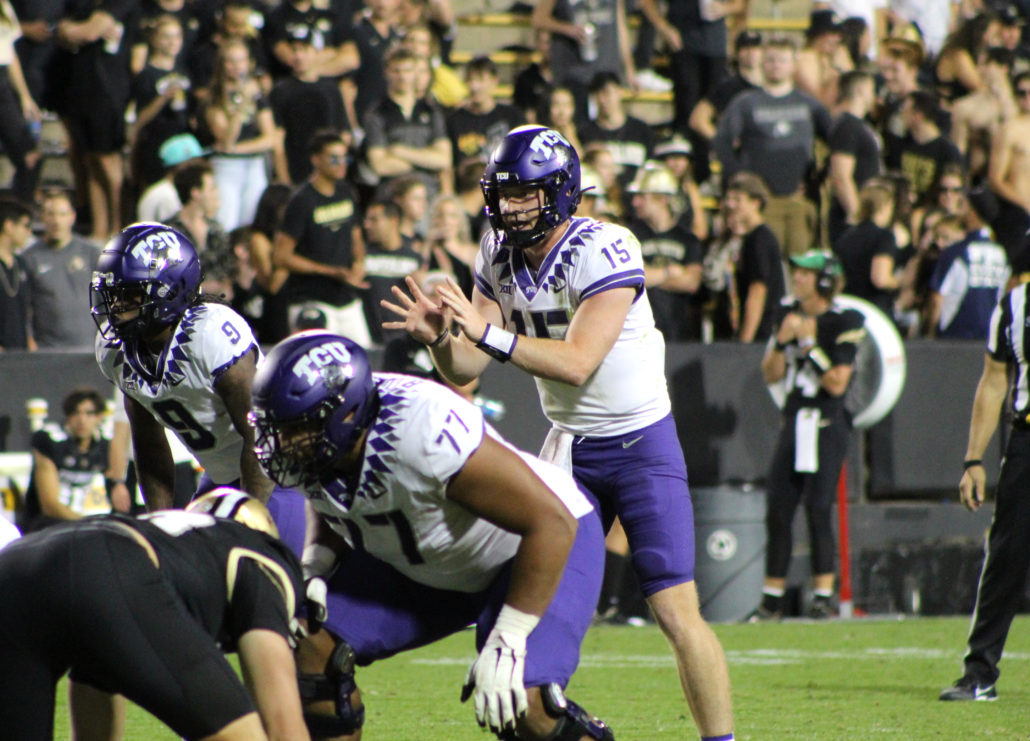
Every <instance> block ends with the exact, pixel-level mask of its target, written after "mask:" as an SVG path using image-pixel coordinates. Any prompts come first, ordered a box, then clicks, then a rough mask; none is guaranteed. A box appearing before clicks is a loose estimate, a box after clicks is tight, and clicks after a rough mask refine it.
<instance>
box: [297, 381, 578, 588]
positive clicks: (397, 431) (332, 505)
mask: <svg viewBox="0 0 1030 741" xmlns="http://www.w3.org/2000/svg"><path fill="white" fill-rule="evenodd" d="M375 379H376V383H377V387H378V389H379V394H380V398H381V400H382V405H381V407H380V411H379V415H378V417H377V419H376V421H375V423H374V424H373V425H372V428H371V430H370V431H369V435H368V439H367V441H366V442H365V459H364V462H363V463H362V467H361V471H360V473H359V474H358V475H357V476H356V477H353V478H348V479H338V480H336V481H333V482H331V483H329V484H328V485H326V486H325V487H324V488H322V489H319V490H318V491H313V492H310V494H309V495H310V496H311V504H312V506H313V507H314V509H315V511H317V512H318V513H319V515H321V516H322V518H323V519H324V520H325V522H326V523H327V524H328V525H329V526H330V527H332V529H333V530H334V531H336V532H337V533H339V534H340V535H341V536H342V537H343V538H344V540H346V541H347V543H348V544H349V545H350V546H351V547H354V548H359V549H362V550H365V551H367V552H368V553H370V554H371V555H373V556H375V557H376V558H378V559H379V560H381V561H385V562H386V563H388V564H390V565H391V566H393V567H394V568H395V569H397V570H398V571H400V572H401V573H403V574H405V575H406V576H408V577H410V578H411V579H413V580H415V581H417V582H419V583H421V584H426V585H428V586H431V587H436V588H439V589H450V590H456V591H460V592H477V591H480V590H482V589H485V588H486V587H487V586H488V585H489V584H490V582H491V581H492V580H493V579H494V577H495V576H496V575H497V572H498V570H499V569H500V568H501V567H502V566H503V565H504V564H505V563H506V562H507V561H508V560H509V559H510V558H512V556H514V555H515V551H516V550H517V549H518V545H519V536H517V535H514V534H513V533H510V532H508V531H506V530H502V529H501V528H499V527H497V526H495V525H492V524H491V523H489V522H487V521H486V520H483V519H481V518H479V517H477V516H476V515H474V514H472V513H471V512H469V510H467V509H465V507H463V506H461V505H460V504H457V503H455V502H452V501H451V500H449V499H448V498H447V484H448V483H449V482H450V480H451V479H452V478H453V477H454V476H455V474H457V473H458V472H459V471H460V470H461V468H462V466H464V465H465V461H467V460H468V458H469V456H470V455H472V453H474V452H475V451H476V449H477V448H478V447H479V446H480V444H481V443H482V440H483V435H484V434H488V435H490V436H491V437H493V438H494V439H496V440H498V441H500V442H502V443H504V444H505V445H507V443H505V442H504V440H502V439H501V437H500V436H499V435H498V434H497V432H495V431H494V430H493V429H491V428H490V427H489V426H488V425H487V424H486V423H485V421H484V420H483V414H482V412H481V411H480V410H479V409H478V408H477V407H476V406H475V405H474V404H470V403H469V402H467V401H465V400H464V399H462V398H461V397H460V396H458V395H457V394H455V393H454V392H453V391H451V390H450V389H448V388H447V387H445V386H442V385H440V384H438V383H435V382H433V381H428V380H424V379H421V378H415V377H413V376H404V375H399V374H392V373H376V374H375ZM508 447H509V448H511V449H512V450H514V451H515V452H516V453H518V454H519V455H520V456H521V457H522V459H523V460H524V461H526V463H527V464H528V465H529V466H530V467H531V468H532V469H533V470H534V472H535V473H536V474H537V476H539V477H540V478H541V479H542V480H543V481H544V483H545V484H547V485H548V486H549V487H550V489H551V491H553V492H554V494H555V496H557V497H558V498H559V499H561V501H562V502H563V503H564V504H565V506H566V508H568V510H569V512H571V513H572V515H573V516H574V517H577V518H579V517H582V516H583V515H585V514H587V513H589V512H590V511H591V510H592V507H591V505H590V503H589V501H587V499H586V497H585V496H583V493H582V492H581V491H580V490H579V488H578V487H577V486H576V483H575V481H573V480H572V477H571V476H569V475H568V474H567V473H565V472H564V471H562V470H561V469H559V468H558V467H557V466H554V465H551V464H549V463H544V462H543V461H541V460H539V459H538V458H535V457H534V456H531V455H529V454H528V453H525V452H522V451H519V450H516V449H515V448H513V447H512V446H510V445H508Z"/></svg>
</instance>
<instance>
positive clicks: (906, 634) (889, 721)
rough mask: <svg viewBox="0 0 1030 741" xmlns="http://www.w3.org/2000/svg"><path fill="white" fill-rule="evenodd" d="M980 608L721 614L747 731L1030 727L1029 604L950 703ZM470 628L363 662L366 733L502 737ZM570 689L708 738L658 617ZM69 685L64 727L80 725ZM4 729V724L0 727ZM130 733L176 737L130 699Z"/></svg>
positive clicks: (623, 712) (591, 640) (656, 725)
mask: <svg viewBox="0 0 1030 741" xmlns="http://www.w3.org/2000/svg"><path fill="white" fill-rule="evenodd" d="M968 625H969V620H968V618H964V617H962V618H918V619H912V618H909V619H904V620H900V619H864V620H854V621H829V622H821V623H809V622H793V621H788V622H785V623H780V624H760V625H717V626H714V627H715V630H716V633H717V634H718V636H719V638H720V640H721V641H722V644H723V648H724V649H725V650H726V653H727V657H728V659H729V665H730V674H731V679H732V682H733V702H734V714H735V720H736V734H737V738H738V739H762V740H764V739H792V740H793V739H814V740H815V739H817V740H818V741H826V740H831V739H834V740H835V739H847V740H848V741H852V740H860V739H879V738H891V737H893V738H905V739H909V740H912V739H1026V738H1028V735H1030V617H1025V616H1024V617H1019V618H1017V619H1016V621H1015V623H1014V624H1013V627H1012V631H1011V633H1010V635H1009V640H1008V645H1007V646H1006V651H1005V658H1004V659H1003V660H1002V663H1001V669H1002V678H1001V681H1000V682H999V685H998V695H999V699H998V701H997V702H993V703H982V702H981V703H942V702H939V701H938V700H937V694H938V692H939V691H940V690H941V689H942V688H944V687H946V686H948V685H949V684H950V683H951V682H952V681H954V680H955V679H956V678H957V677H958V676H959V674H960V673H961V662H960V659H961V655H962V651H963V647H964V641H965V636H966V631H967V629H968ZM472 643H473V638H472V633H471V632H464V633H461V634H459V635H455V636H452V637H450V638H448V639H447V640H444V641H441V642H439V643H437V644H435V645H432V646H428V647H426V648H423V649H420V650H418V651H413V652H410V653H407V654H402V655H400V656H397V657H394V658H392V659H390V660H388V661H384V662H381V663H379V664H376V665H373V666H371V667H366V668H362V669H359V672H358V683H359V685H360V686H361V688H362V691H363V693H364V697H365V704H366V707H367V714H368V715H367V720H366V732H365V734H364V737H365V739H366V741H462V740H463V739H470V740H471V739H487V738H492V736H490V735H488V734H487V733H486V732H484V731H480V729H479V728H478V727H477V726H476V723H475V719H474V716H473V713H472V708H471V706H470V705H464V706H463V705H461V704H460V703H459V702H458V695H459V692H460V688H461V683H462V680H463V679H464V676H465V670H466V668H467V667H468V664H469V662H470V661H471V660H472V658H473V651H474V649H473V646H472ZM568 694H569V697H570V698H572V699H573V700H575V701H577V702H579V703H580V704H581V705H583V706H584V707H586V708H588V709H589V710H590V711H591V712H594V713H596V714H598V715H599V716H601V717H602V718H604V719H605V720H607V721H608V722H609V723H610V724H611V726H612V727H613V729H614V730H615V733H616V738H618V739H619V741H664V739H691V738H697V734H696V733H695V731H694V728H693V723H692V722H691V719H690V714H689V712H688V711H687V708H686V704H685V703H684V701H683V698H682V696H681V694H680V691H679V685H678V680H677V676H676V668H675V665H674V664H673V660H672V656H671V654H670V653H669V651H668V649H667V648H666V643H665V639H664V638H663V637H662V635H661V634H660V633H659V631H658V630H657V629H656V628H654V627H645V628H630V627H607V626H601V627H596V628H593V629H592V630H591V631H590V633H589V634H588V635H587V638H586V641H585V642H584V646H583V657H582V663H581V666H580V668H579V671H578V672H577V673H576V676H575V677H574V678H573V681H572V684H571V685H570V687H569V691H568ZM67 715H68V713H67V702H66V690H65V687H64V684H63V683H62V686H61V687H60V688H59V690H58V710H57V718H56V724H55V726H56V738H58V739H67V738H68V737H69V735H70V734H69V731H68V720H67ZM0 735H2V734H0ZM125 738H126V739H128V740H129V741H137V740H138V741H164V740H165V739H174V738H176V737H175V736H174V735H173V734H172V733H171V732H169V731H168V730H167V729H166V728H165V727H164V726H162V725H161V724H160V723H159V722H158V721H156V720H154V719H153V718H152V717H151V716H149V715H148V714H146V713H145V712H143V711H142V710H139V709H138V708H135V707H130V712H129V718H128V722H127V731H126V735H125Z"/></svg>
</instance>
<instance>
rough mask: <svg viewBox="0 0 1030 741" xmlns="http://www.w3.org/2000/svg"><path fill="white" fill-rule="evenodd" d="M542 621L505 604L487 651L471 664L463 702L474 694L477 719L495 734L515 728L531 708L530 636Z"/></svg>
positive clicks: (463, 688) (484, 647) (491, 634)
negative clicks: (527, 678)
mask: <svg viewBox="0 0 1030 741" xmlns="http://www.w3.org/2000/svg"><path fill="white" fill-rule="evenodd" d="M539 620H540V618H538V617H537V616H536V615H530V614H528V613H525V612H522V611H521V610H516V609H515V608H514V607H511V606H510V605H505V606H504V607H502V608H501V612H500V614H499V615H498V616H497V622H496V623H495V624H494V628H493V630H491V631H490V635H489V636H488V637H487V639H486V643H485V644H484V645H483V650H482V651H480V652H479V656H478V657H476V660H475V661H473V662H472V666H471V667H469V672H468V676H467V677H466V678H465V686H464V687H462V689H461V701H462V702H465V701H466V700H468V699H469V697H474V702H473V704H474V707H475V711H476V720H477V721H478V722H479V725H481V726H487V727H489V728H490V730H491V731H493V732H494V733H498V734H499V733H501V732H502V731H504V730H506V729H509V728H511V729H513V728H514V727H515V722H516V720H518V718H519V717H521V716H522V715H524V714H525V713H526V711H527V710H528V708H529V700H528V699H527V697H526V688H525V685H524V684H523V679H522V678H523V672H524V670H525V666H526V639H527V638H528V637H529V634H530V633H531V632H532V631H533V628H535V627H536V624H537V623H538V622H539Z"/></svg>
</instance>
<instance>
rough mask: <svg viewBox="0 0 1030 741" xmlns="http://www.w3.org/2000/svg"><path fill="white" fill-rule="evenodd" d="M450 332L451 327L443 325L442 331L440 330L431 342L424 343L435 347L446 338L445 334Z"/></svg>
mask: <svg viewBox="0 0 1030 741" xmlns="http://www.w3.org/2000/svg"><path fill="white" fill-rule="evenodd" d="M450 333H451V328H450V327H445V328H444V330H443V332H441V333H440V334H439V335H437V337H436V339H435V340H433V341H432V342H430V343H428V344H427V345H426V347H436V346H437V345H439V344H440V343H442V342H443V341H444V340H445V339H447V335H449V334H450Z"/></svg>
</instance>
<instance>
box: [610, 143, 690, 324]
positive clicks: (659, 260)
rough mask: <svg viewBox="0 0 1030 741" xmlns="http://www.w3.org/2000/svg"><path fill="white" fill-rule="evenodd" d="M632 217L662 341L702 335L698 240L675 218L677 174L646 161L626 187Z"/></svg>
mask: <svg viewBox="0 0 1030 741" xmlns="http://www.w3.org/2000/svg"><path fill="white" fill-rule="evenodd" d="M628 191H629V193H630V194H631V196H632V205H633V213H634V216H635V218H634V220H633V221H631V222H630V227H629V228H630V231H631V232H633V234H634V235H635V236H636V238H637V240H638V241H639V242H640V251H641V254H642V255H643V258H644V286H645V287H646V288H647V297H648V301H649V302H650V303H651V309H652V311H653V312H654V320H655V326H656V327H658V330H659V331H660V332H661V333H662V335H663V336H664V337H665V341H666V342H680V341H686V340H695V341H696V340H700V339H701V310H700V309H701V307H700V304H699V303H698V302H697V300H696V299H697V292H698V289H699V288H700V287H701V258H702V257H703V252H704V251H703V248H702V247H701V241H700V240H699V239H698V238H697V237H696V236H695V235H694V234H693V233H692V232H691V231H690V230H689V229H686V228H684V227H683V226H682V225H681V224H680V221H679V213H678V211H679V208H678V206H679V203H680V200H681V199H680V192H679V183H678V182H677V180H676V176H675V175H673V174H672V171H671V170H669V168H667V167H666V166H665V165H662V164H660V163H658V162H648V163H647V164H645V165H644V167H642V168H641V169H640V171H639V172H638V173H637V176H636V178H635V179H634V180H633V182H632V183H630V185H629V188H628Z"/></svg>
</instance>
